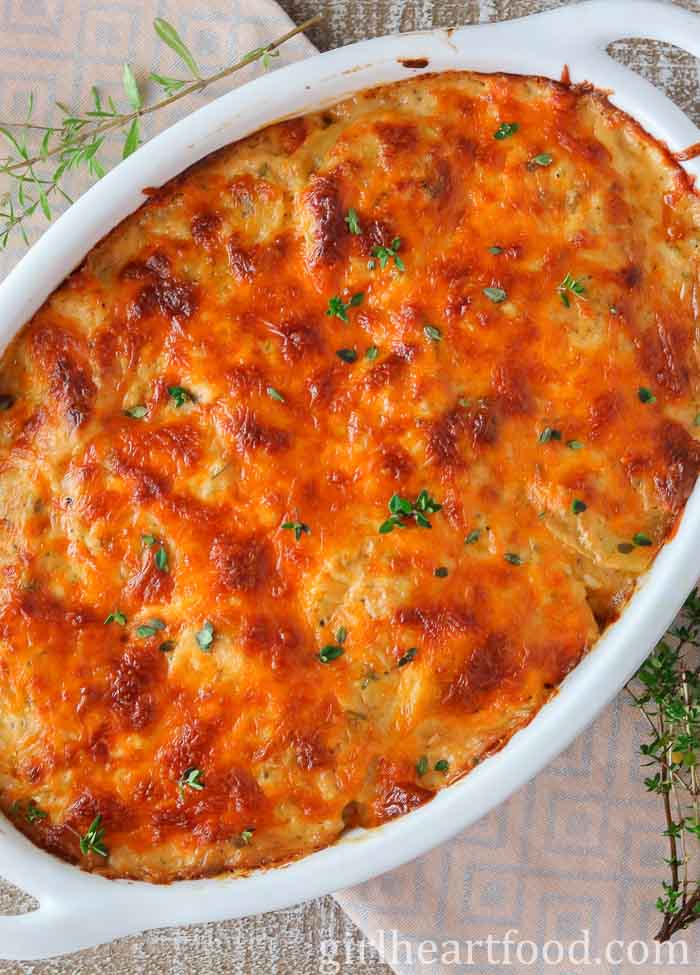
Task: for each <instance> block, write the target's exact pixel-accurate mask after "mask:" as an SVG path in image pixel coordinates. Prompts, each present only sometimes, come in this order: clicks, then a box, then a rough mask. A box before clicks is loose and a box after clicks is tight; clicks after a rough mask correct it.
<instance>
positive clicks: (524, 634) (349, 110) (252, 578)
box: [0, 73, 700, 881]
mask: <svg viewBox="0 0 700 975" xmlns="http://www.w3.org/2000/svg"><path fill="white" fill-rule="evenodd" d="M699 212H700V203H699V200H698V197H697V195H696V194H695V192H694V190H693V187H692V185H691V182H690V180H689V179H688V177H687V176H686V175H685V174H684V173H683V171H682V170H681V169H680V167H679V166H678V165H677V164H676V163H675V162H674V161H673V160H672V158H671V156H670V155H669V153H668V152H667V151H666V150H665V149H664V148H663V147H661V146H659V145H658V144H656V143H655V142H654V141H653V140H652V139H651V138H649V137H648V136H647V135H646V134H645V133H644V132H642V131H641V130H640V128H639V127H638V126H637V125H636V124H635V123H634V122H633V121H632V120H630V119H629V118H628V117H626V116H625V115H623V114H621V113H620V112H619V111H617V110H615V109H614V108H612V107H611V106H610V105H609V104H608V102H607V101H606V100H605V98H604V97H603V96H601V95H600V94H599V93H597V92H595V91H593V90H590V89H586V88H583V89H574V88H570V87H567V86H565V85H559V84H556V83H553V82H550V81H545V80H539V79H534V78H520V77H509V76H502V75H492V76H485V75H476V74H468V73H464V74H445V75H441V76H436V77H424V78H421V79H420V80H410V81H406V82H404V83H402V84H396V85H393V86H391V87H385V88H380V89H377V90H374V91H370V92H365V93H363V94H360V95H357V96H356V97H354V98H351V99H349V100H347V101H345V102H343V103H342V104H340V105H336V106H335V107H333V108H331V109H327V110H325V111H323V112H320V113H317V114H314V115H310V116H308V117H306V118H301V119H294V120H292V121H287V122H283V123H281V124H278V125H274V126H272V127H270V128H267V129H265V130H264V131H262V132H260V133H257V134H255V135H253V136H251V137H249V138H247V139H244V140H243V141H241V142H239V143H236V144H235V145H232V146H229V147H228V148H226V149H224V150H222V151H221V152H219V153H217V154H216V155H214V156H212V157H210V158H208V159H206V160H205V161H204V162H203V163H201V164H199V165H198V166H196V167H195V168H193V169H192V170H190V171H189V172H187V173H185V174H184V175H183V176H181V177H180V178H179V179H177V180H175V181H174V182H172V183H170V184H168V185H167V186H165V187H164V188H163V189H162V190H159V191H157V192H156V193H155V194H154V195H153V196H152V198H151V200H150V201H149V202H148V203H147V204H146V205H145V206H144V207H142V209H141V210H139V211H138V212H137V213H135V214H134V215H133V216H132V217H130V218H129V219H127V220H126V221H125V222H124V223H123V224H121V226H119V227H118V228H117V229H116V230H115V231H114V232H113V233H112V234H111V235H110V236H109V237H108V238H107V239H106V240H105V241H104V242H103V243H101V244H100V245H99V246H98V247H96V248H95V249H94V250H93V251H92V253H91V254H90V255H89V256H88V258H87V259H86V261H85V263H84V265H83V266H82V267H81V268H80V269H79V270H78V271H77V272H76V273H74V274H73V275H72V276H71V277H70V278H69V279H68V280H67V281H66V282H65V283H64V284H63V285H62V286H61V287H60V288H59V289H58V290H57V291H56V292H55V293H54V294H53V295H52V296H51V297H50V298H49V300H48V301H47V302H46V303H45V305H44V306H43V307H42V308H41V309H40V311H39V312H38V313H37V314H36V315H35V316H34V318H33V319H32V320H31V321H30V322H29V323H28V324H27V326H26V327H25V328H24V329H23V330H22V332H21V333H20V334H19V335H18V337H17V338H16V339H15V340H14V342H13V343H12V345H11V346H10V348H9V349H8V350H7V352H6V354H5V356H4V359H3V360H2V365H1V367H0V395H1V397H2V398H1V399H0V405H2V407H3V411H2V412H1V413H0V518H1V520H2V529H3V530H2V535H1V538H0V788H1V792H0V806H1V807H2V809H3V810H4V811H5V812H6V813H8V814H9V815H10V816H11V817H12V818H13V820H14V822H15V823H16V824H17V825H18V826H19V827H20V828H21V829H23V830H24V831H25V832H27V833H28V834H29V835H30V836H31V837H32V838H33V839H34V840H35V841H36V842H37V843H39V844H40V845H42V846H43V847H45V848H46V849H48V850H51V851H53V852H55V853H57V854H58V855H60V856H62V857H65V858H68V859H70V860H73V861H75V862H78V863H79V864H80V865H81V866H83V867H85V868H86V869H90V870H96V871H100V872H101V873H104V874H106V875H108V876H115V877H116V876H119V877H136V878H146V879H149V880H156V881H168V880H172V879H174V878H178V877H194V876H201V875H207V874H213V873H217V872H220V871H223V870H227V869H247V868H251V867H254V866H257V865H262V864H269V863H279V862H282V861H285V860H289V859H290V858H292V857H296V856H299V855H301V854H304V853H307V852H309V851H310V850H313V849H317V848H319V847H322V846H324V845H325V844H328V843H331V842H332V841H333V840H334V839H335V838H336V837H337V836H338V835H339V834H340V833H341V832H342V831H343V830H344V829H346V828H347V827H348V826H354V825H358V824H359V825H373V824H377V823H381V822H384V821H386V820H387V819H390V818H392V817H394V816H398V815H401V814H402V813H405V812H406V811H408V810H410V809H412V808H414V807H416V806H418V805H420V804H422V803H424V802H425V801H426V800H428V799H430V797H431V796H432V795H433V794H434V793H435V791H436V790H438V789H440V788H442V787H443V786H445V785H446V784H447V783H449V782H451V781H453V780H454V779H456V778H458V777H459V776H461V775H463V774H464V773H465V772H467V771H468V770H469V769H470V768H471V767H472V766H473V765H474V764H476V763H477V762H478V761H480V760H481V759H482V758H483V757H485V756H486V755H488V754H489V753H490V752H492V751H494V750H495V749H498V748H500V747H501V746H502V745H503V744H504V743H505V742H506V741H507V740H508V738H509V737H510V736H511V735H512V734H513V733H514V732H515V731H516V730H517V729H518V728H520V727H522V726H523V725H524V724H526V723H527V722H528V721H529V720H530V719H531V718H532V717H533V715H534V714H535V713H536V712H537V710H538V709H539V708H540V707H541V706H542V704H543V703H544V702H545V701H546V700H547V698H548V697H549V696H550V695H551V694H552V693H553V691H554V689H555V688H556V686H557V684H558V683H559V682H560V681H561V680H562V678H563V677H564V676H565V675H566V674H567V673H568V672H569V671H570V670H571V668H572V667H574V666H575V665H576V663H577V662H578V661H579V659H580V658H581V656H582V654H584V653H585V652H586V651H587V650H588V649H589V648H590V647H591V646H592V645H593V644H594V643H595V641H596V639H597V638H598V636H599V633H600V632H601V629H602V628H603V627H604V626H605V625H606V624H607V623H608V622H609V621H611V620H613V619H614V618H615V617H616V616H617V614H618V613H619V611H620V608H621V606H622V605H623V604H624V601H625V599H626V598H627V596H628V594H629V592H630V590H631V588H632V586H633V584H634V581H635V579H636V578H637V576H638V575H639V574H640V573H641V572H643V571H644V570H645V569H647V568H648V566H649V564H650V562H651V561H652V559H653V557H654V555H655V553H656V551H657V550H658V548H659V546H660V545H661V544H662V543H663V542H664V540H665V539H666V538H667V537H668V536H669V534H670V533H671V532H672V531H673V529H674V525H675V523H676V521H677V518H678V516H679V514H680V512H681V511H682V509H683V506H684V504H685V501H686V499H687V497H688V494H689V492H690V491H691V489H692V487H693V485H694V483H695V478H696V475H697V473H698V466H699V464H700V447H699V446H698V444H697V441H696V436H697V430H698V427H697V422H698V421H697V420H696V416H697V415H698V413H700V391H699V385H698V324H699V323H698V308H699V306H700V281H699V276H698V267H699V254H700V250H699V247H698V237H699V234H698V229H699V224H700V217H699ZM423 492H425V493H423ZM394 496H395V497H394ZM392 497H394V501H393V502H392V505H391V510H390V509H389V507H388V505H389V502H390V500H391V499H392ZM380 526H381V528H383V530H381V529H380ZM98 817H99V818H98ZM91 827H92V829H91ZM81 839H82V845H81Z"/></svg>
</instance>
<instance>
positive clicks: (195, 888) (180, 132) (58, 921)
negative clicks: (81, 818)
mask: <svg viewBox="0 0 700 975" xmlns="http://www.w3.org/2000/svg"><path fill="white" fill-rule="evenodd" d="M693 16H695V17H698V15H693V14H692V13H691V12H690V11H687V10H684V9H683V8H679V7H675V6H668V5H666V4H664V3H659V2H656V0H588V2H585V3H582V4H577V5H575V6H567V7H560V8H557V9H555V10H553V11H547V12H544V13H539V14H534V15H531V16H529V17H525V18H521V19H518V20H513V21H503V22H499V23H489V24H479V25H473V26H468V27H463V28H458V29H454V30H444V29H437V30H432V31H420V32H414V33H409V34H401V35H390V36H387V37H381V38H375V39H373V40H370V41H361V42H359V43H357V44H353V45H350V46H348V47H345V48H341V49H339V50H335V51H330V52H326V53H324V54H319V55H315V56H313V57H311V58H308V59H305V60H302V61H299V62H296V63H295V64H292V65H289V66H288V67H285V68H280V69H279V70H277V71H275V72H272V73H271V74H270V75H264V76H262V77H260V78H258V79H256V80H254V81H252V82H249V83H248V84H246V85H244V86H242V87H240V88H237V89H234V90H233V91H231V92H229V93H228V94H225V95H223V96H221V97H220V98H218V99H216V100H215V101H212V102H210V103H209V104H208V105H206V106H204V107H203V108H201V109H199V110H198V111H196V112H195V113H193V114H192V115H190V116H188V117H186V118H185V119H183V120H181V121H180V122H178V123H176V124H175V125H173V126H171V127H170V128H169V129H167V130H166V131H164V132H163V133H161V134H160V135H159V136H157V137H155V138H154V139H152V140H151V141H150V142H148V143H147V144H146V145H145V146H143V147H142V148H141V149H140V150H139V151H138V152H137V153H135V154H134V155H133V156H132V157H130V158H129V159H127V160H126V161H125V162H124V163H122V164H121V165H120V166H119V167H117V168H116V169H115V170H113V171H112V172H111V173H109V174H108V175H107V176H106V177H105V178H104V179H103V180H102V181H100V183H98V184H97V185H96V186H94V187H92V188H91V189H90V190H88V192H87V193H85V194H84V196H82V197H81V198H80V199H79V200H78V201H77V203H76V204H75V205H74V206H73V207H71V209H70V210H69V211H67V212H66V213H65V214H64V215H63V216H62V217H61V218H60V219H59V220H58V221H57V222H56V224H55V225H53V226H52V227H50V228H49V230H48V231H47V232H46V234H45V235H44V236H43V237H42V238H41V240H40V241H38V242H37V244H35V245H34V247H33V248H32V249H31V250H30V251H29V252H28V253H27V255H26V256H25V257H24V258H23V259H22V260H21V261H20V263H19V264H18V265H17V266H16V268H15V269H14V270H13V271H12V272H11V273H10V275H8V277H7V278H6V279H5V281H4V282H3V283H2V284H0V308H2V309H3V320H2V321H1V322H0V347H4V345H5V344H6V343H7V342H8V341H9V340H10V339H11V338H12V336H13V335H14V334H15V333H16V331H17V330H18V329H19V328H21V326H22V325H23V324H24V322H25V321H27V319H28V318H29V317H30V316H31V314H33V312H34V311H35V310H36V308H37V307H39V305H40V304H41V303H42V302H43V301H44V300H45V298H46V297H47V296H48V295H49V294H50V293H51V292H52V291H53V290H54V288H55V287H57V286H58V285H59V284H60V282H61V281H62V280H63V279H64V278H65V277H66V275H67V274H69V273H70V272H71V271H72V270H73V268H74V267H76V266H77V265H78V264H79V263H80V261H82V259H83V257H84V256H85V255H86V254H87V253H88V251H89V250H90V249H91V248H92V247H93V246H94V244H95V243H97V241H98V240H99V239H101V238H102V237H103V236H104V234H105V233H107V232H109V230H111V229H112V228H113V227H114V226H116V224H117V223H118V222H119V220H120V219H122V218H123V217H125V216H126V215H127V214H128V213H130V212H132V211H133V210H135V209H136V208H137V207H138V206H139V205H140V204H141V203H142V202H143V201H144V196H143V194H142V192H141V188H142V187H143V186H148V185H159V184H162V183H164V182H167V181H168V180H169V179H171V178H172V177H174V176H175V175H177V174H178V173H179V172H181V171H182V170H183V169H185V168H187V167H188V166H189V165H191V164H192V163H193V162H195V161H196V160H198V159H200V158H202V157H203V156H205V155H207V154H208V153H209V152H211V151H213V150H214V149H216V148H219V147H220V146H222V145H226V144H228V143H230V142H232V141H235V140H236V139H239V138H241V137H243V136H245V135H247V134H248V133H249V132H251V131H254V130H255V129H259V128H261V127H264V126H265V125H268V124H270V123H271V122H273V121H275V120H277V119H279V118H281V117H289V116H294V115H299V114H306V113H308V112H311V111H314V110H316V109H318V108H320V107H323V106H324V105H328V104H330V103H333V102H337V101H339V100H341V99H342V98H344V97H347V96H349V95H351V94H353V93H354V92H357V91H360V90H363V89H367V88H371V87H374V86H376V85H379V84H383V83H388V82H391V81H394V80H397V79H403V78H408V77H410V76H417V75H420V74H424V73H432V72H435V71H439V72H441V71H447V70H475V71H486V72H496V71H504V72H510V73H513V74H530V75H538V76H544V77H550V78H555V79H558V78H559V77H560V75H561V72H562V69H563V67H564V65H565V64H567V65H568V67H569V71H570V75H571V80H572V81H573V82H574V83H576V82H581V81H590V82H591V83H592V84H594V85H595V86H596V87H598V88H602V89H613V94H612V95H611V98H610V100H611V102H612V103H613V104H614V105H616V106H618V107H619V108H621V109H623V110H624V111H626V112H628V113H629V114H630V115H631V116H632V117H633V118H634V119H636V120H637V121H638V122H639V123H640V124H641V125H642V126H643V127H644V128H645V129H646V130H647V131H648V132H650V134H651V135H653V136H654V137H655V138H657V139H660V140H661V141H662V142H665V143H666V144H667V145H668V146H669V148H670V149H671V150H672V151H678V150H680V149H682V148H684V147H685V146H687V145H690V144H692V143H694V142H697V141H698V140H700V129H698V128H697V127H696V126H695V125H693V123H692V122H691V121H690V120H689V119H688V118H687V117H686V116H685V115H684V114H683V113H682V112H681V111H680V109H678V108H677V107H676V106H675V105H674V104H673V103H672V102H671V101H670V100H669V99H668V98H667V97H666V96H665V95H664V94H662V93H661V92H659V91H658V90H657V89H656V88H654V87H653V86H652V85H650V84H649V83H648V82H646V81H643V80H642V79H640V78H639V76H638V75H636V74H635V73H634V72H632V71H629V70H628V69H626V68H623V67H622V66H620V65H619V64H617V63H616V62H615V61H613V60H612V59H611V58H610V57H609V56H608V55H607V54H606V53H605V48H606V45H607V44H608V43H610V42H611V41H613V40H617V39H621V38H623V37H628V36H630V34H633V35H634V36H644V37H652V38H656V39H659V40H664V41H670V42H671V43H675V44H676V45H677V46H680V47H683V48H685V49H687V50H688V49H689V50H690V51H691V53H695V54H696V55H697V56H698V57H700V17H698V20H697V21H693V20H692V19H691V18H692V17H693ZM629 24H634V25H635V29H634V30H633V31H630V30H629V28H628V26H627V25H629ZM574 25H575V28H576V30H575V31H574V30H572V27H573V26H574ZM477 38H478V40H477ZM423 57H425V58H428V61H429V63H428V65H427V66H425V67H420V68H415V67H410V68H409V67H407V66H405V65H403V64H402V63H401V59H416V58H423ZM684 168H685V169H686V171H688V172H689V173H691V174H692V175H695V176H700V160H697V159H696V160H694V161H692V162H688V163H686V164H684ZM697 533H700V487H699V486H698V485H696V487H695V488H694V490H693V492H692V495H691V497H690V499H689V501H688V503H687V505H686V508H685V511H684V513H683V515H682V518H681V520H680V523H679V525H678V528H677V531H676V533H675V536H674V537H673V538H672V539H671V541H669V542H668V543H667V544H666V545H665V546H664V547H663V549H662V550H661V551H660V552H659V554H658V556H657V558H656V559H655V561H654V563H653V565H652V567H651V569H650V570H649V572H648V573H647V574H646V575H645V577H644V578H643V580H642V581H641V583H640V584H639V586H638V588H637V590H636V591H635V593H634V595H633V597H632V598H631V600H630V601H629V603H628V605H627V606H626V608H625V610H624V612H623V614H622V615H621V617H620V619H619V620H618V621H617V622H616V623H615V624H613V625H612V626H611V627H610V628H609V629H608V630H607V631H606V632H605V633H604V634H603V636H602V637H601V638H600V639H599V641H598V642H597V643H596V645H595V647H594V648H593V649H592V651H591V652H590V653H589V654H588V655H587V657H586V658H584V660H583V661H582V662H581V663H580V664H579V665H578V667H577V668H576V669H575V670H574V671H573V672H572V673H571V674H570V675H569V677H567V678H566V680H565V681H564V682H563V683H562V685H561V687H560V691H559V693H558V695H557V696H556V697H555V698H553V699H552V700H551V701H550V702H548V703H547V704H546V705H545V706H544V707H543V708H542V709H541V711H540V712H539V713H538V714H537V716H536V717H535V718H534V719H533V721H532V722H531V723H530V724H529V725H528V726H527V727H526V728H524V729H522V730H521V731H519V732H517V733H516V735H515V736H514V737H513V738H512V739H511V741H510V742H509V743H508V744H507V745H506V746H505V747H504V748H503V749H502V750H501V751H500V752H498V753H497V754H495V755H494V756H492V757H491V758H489V759H488V760H485V761H484V762H483V763H482V764H481V765H479V766H478V767H477V768H476V769H474V770H473V771H472V772H470V773H469V775H467V776H465V777H464V778H462V779H461V780H459V781H458V782H455V783H454V784H452V785H450V786H448V787H447V788H445V789H444V790H442V791H441V792H440V793H438V794H437V795H436V797H435V798H434V799H433V800H432V801H431V802H430V803H428V804H427V805H425V806H423V807H421V808H419V809H417V810H415V811H413V812H411V813H409V814H407V815H406V816H403V817H401V818H399V819H397V820H394V821H392V822H391V823H388V824H386V825H384V826H382V827H378V828H375V829H373V830H370V831H367V832H364V833H362V834H361V835H357V834H350V835H348V836H347V837H345V838H343V839H341V840H340V841H339V842H337V843H336V844H334V845H333V846H330V847H328V848H325V849H323V850H320V851H318V852H316V853H311V854H308V855H307V856H305V857H303V858H302V859H299V860H297V861H294V862H292V863H290V864H287V865H285V866H282V867H275V868H268V869H264V870H258V871H255V872H253V873H252V874H250V875H248V876H242V877H224V878H215V879H202V880H190V881H176V882H174V883H173V884H170V885H167V886H160V885H154V884H150V883H147V882H144V881H125V880H107V879H105V878H104V877H100V876H98V875H95V874H89V873H85V872H83V871H80V870H79V869H76V867H74V866H72V865H70V864H67V863H64V862H62V861H60V860H58V859H56V858H54V857H53V856H52V855H51V854H49V853H47V852H45V851H43V850H41V849H40V848H39V847H36V846H35V845H34V844H33V843H31V841H30V840H28V839H27V838H26V837H25V836H23V835H22V834H21V833H19V832H18V831H17V830H16V829H15V828H14V827H13V826H12V825H11V824H10V823H9V821H7V820H6V819H5V818H4V817H0V858H1V867H0V870H1V872H2V874H3V876H4V877H6V878H7V879H8V880H9V881H10V882H11V883H13V884H16V885H17V886H18V887H20V888H22V889H24V890H26V891H27V892H29V893H30V894H32V895H33V896H34V897H36V898H37V899H38V900H39V901H40V907H39V909H38V910H37V911H34V912H32V913H30V914H25V915H18V916H10V917H0V958H3V959H28V958H41V957H49V956H51V955H55V954H59V953H63V952H67V951H72V950H76V949H78V948H83V947H88V946H91V945H95V944H98V943H101V942H104V941H108V940H111V939H113V938H116V937H120V936H122V935H125V934H132V933H135V932H138V931H142V930H145V929H146V928H154V927H164V926H168V925H174V924H182V923H195V922H201V921H213V920H223V919H228V918H234V917H240V916H243V915H246V914H252V913H258V912H261V911H269V910H276V909H280V908H283V907H288V906H290V905H291V904H294V903H296V902H298V901H300V900H305V899H309V898H311V897H317V896H320V895H322V894H326V893H330V892H332V891H333V890H338V889H340V888H342V887H346V886H351V885H354V884H357V883H360V882H362V881H365V880H368V879H370V878H372V877H375V876H377V875H379V874H381V873H384V872H386V871H387V870H391V869H393V868H395V867H397V866H399V865H401V864H403V863H406V862H408V861H409V860H412V859H414V858H415V857H417V856H420V855H422V854H424V853H425V852H427V851H428V850H429V849H431V848H433V847H434V846H437V845H438V844H440V843H442V842H444V841H445V840H447V839H449V838H450V837H452V836H454V835H455V834H456V833H457V832H459V831H461V830H463V829H465V828H466V827H467V826H469V825H471V824H472V823H474V822H475V821H476V820H477V819H479V818H480V817H481V816H483V815H485V814H486V813H487V812H489V811H490V810H491V809H493V808H494V807H495V806H496V805H498V804H499V803H500V802H501V801H503V800H504V799H505V798H507V796H509V795H510V794H512V793H513V792H514V791H515V790H516V789H517V788H519V787H520V786H521V785H523V784H524V783H525V782H526V781H527V780H528V779H530V778H531V777H532V776H533V775H535V774H536V773H537V772H538V771H540V770H541V769H542V768H543V767H544V766H545V765H546V764H547V763H548V762H549V761H551V760H552V759H553V758H554V757H555V756H556V755H557V754H559V753H560V752H561V751H562V750H563V749H564V748H565V747H567V745H568V744H569V743H570V742H571V741H572V740H573V739H574V738H575V737H576V735H577V734H578V733H579V732H580V731H582V730H583V729H584V728H585V727H586V726H587V725H589V724H590V723H591V722H592V721H593V720H594V718H595V717H596V716H597V715H598V714H599V713H600V711H601V710H602V709H603V707H605V705H606V704H607V703H609V701H610V700H612V698H613V697H614V696H615V695H616V694H617V692H618V690H619V689H620V687H621V686H622V685H623V684H624V682H625V681H626V680H627V679H628V677H629V676H630V675H631V674H632V673H633V672H634V671H635V670H636V669H637V667H638V665H639V664H640V663H641V661H642V660H643V659H644V657H645V656H646V654H647V653H648V651H649V650H650V649H651V647H652V646H653V645H654V643H655V642H656V641H657V640H658V639H659V638H660V637H661V636H662V635H663V633H664V631H665V629H666V628H667V626H668V624H669V623H670V622H671V620H672V618H673V616H674V615H675V613H676V612H677V610H678V609H679V607H680V605H681V604H682V602H683V600H684V598H685V596H686V595H687V593H688V592H689V591H690V589H691V588H692V586H693V585H694V583H695V581H696V579H697V577H698V575H699V574H700V555H698V553H697V552H696V551H695V548H696V546H695V544H694V538H695V537H696V534H697ZM640 648H641V649H640ZM188 894H190V895H191V896H189V897H188ZM192 895H194V896H192ZM97 905H99V907H100V908H101V909H100V910H99V911H95V906H97ZM135 908H137V910H135ZM86 917H89V918H90V926H89V927H88V926H87V925H86V923H85V918H86Z"/></svg>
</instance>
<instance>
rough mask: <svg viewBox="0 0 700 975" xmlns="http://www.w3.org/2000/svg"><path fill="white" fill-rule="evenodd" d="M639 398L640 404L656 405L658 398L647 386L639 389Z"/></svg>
mask: <svg viewBox="0 0 700 975" xmlns="http://www.w3.org/2000/svg"><path fill="white" fill-rule="evenodd" d="M637 396H638V397H639V402H640V403H655V402H656V396H654V394H653V393H652V391H651V390H650V389H647V387H646V386H640V387H639V389H638V390H637Z"/></svg>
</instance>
